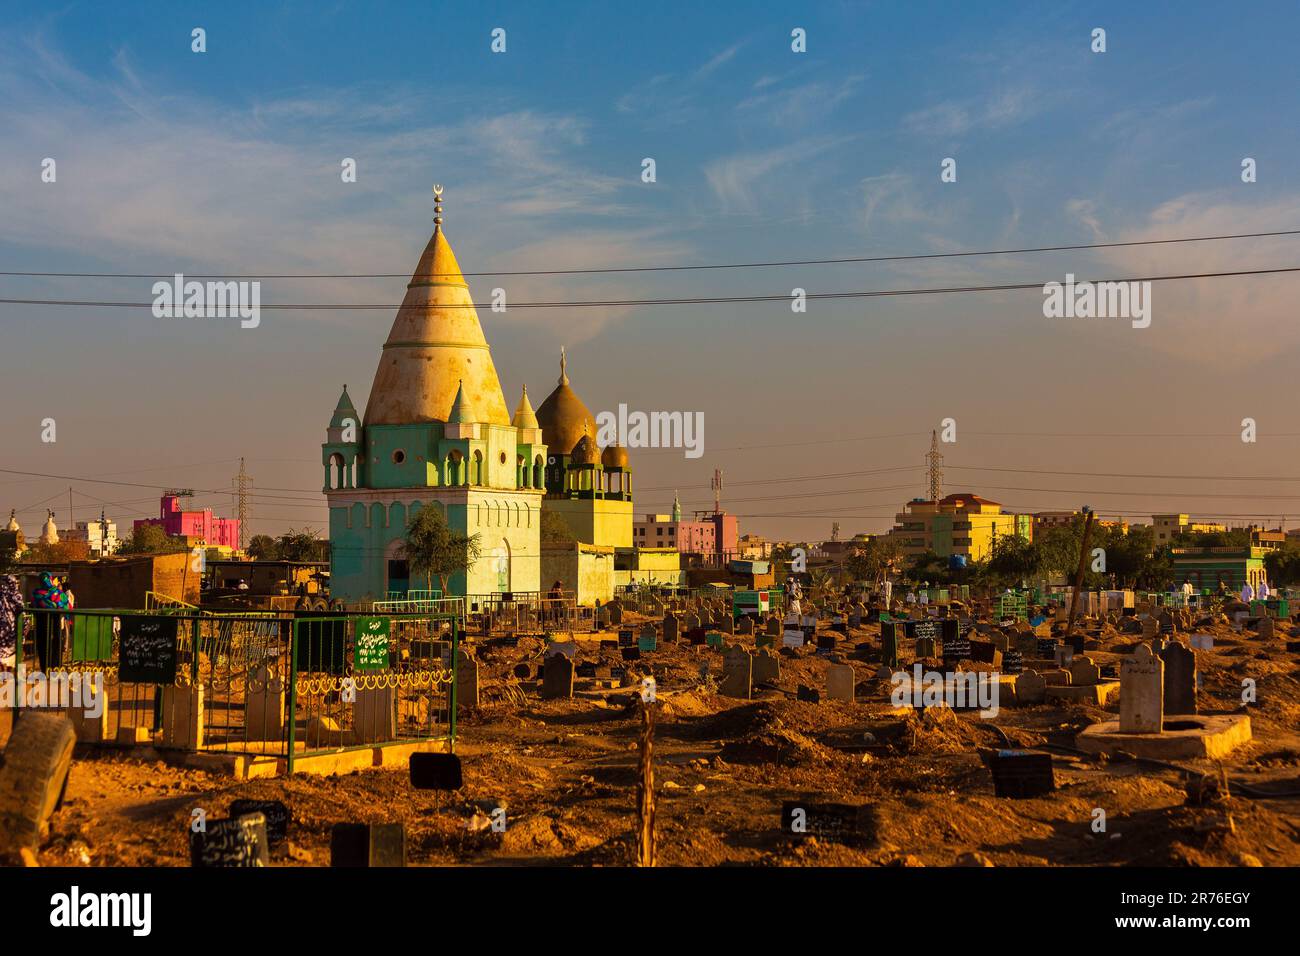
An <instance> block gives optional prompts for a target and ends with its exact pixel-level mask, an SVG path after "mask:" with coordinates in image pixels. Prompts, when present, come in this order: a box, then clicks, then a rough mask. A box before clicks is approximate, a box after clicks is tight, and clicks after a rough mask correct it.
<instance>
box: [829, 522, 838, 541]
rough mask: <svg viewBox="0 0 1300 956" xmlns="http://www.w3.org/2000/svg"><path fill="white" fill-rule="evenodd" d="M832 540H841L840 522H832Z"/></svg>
mask: <svg viewBox="0 0 1300 956" xmlns="http://www.w3.org/2000/svg"><path fill="white" fill-rule="evenodd" d="M831 540H832V541H838V540H840V523H839V522H838V521H833V522H831Z"/></svg>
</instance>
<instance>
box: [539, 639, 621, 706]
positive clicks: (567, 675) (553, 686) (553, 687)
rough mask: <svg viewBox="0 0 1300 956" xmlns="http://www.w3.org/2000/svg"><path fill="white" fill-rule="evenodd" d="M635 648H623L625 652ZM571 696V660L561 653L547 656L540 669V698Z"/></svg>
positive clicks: (557, 698) (549, 698)
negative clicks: (544, 665)
mask: <svg viewBox="0 0 1300 956" xmlns="http://www.w3.org/2000/svg"><path fill="white" fill-rule="evenodd" d="M634 649H635V648H624V649H623V650H624V658H625V659H626V656H627V654H626V652H627V651H628V650H634ZM572 696H573V661H571V660H569V658H567V657H565V656H564V655H562V654H557V655H555V656H554V657H550V658H547V660H546V668H545V669H544V670H543V671H542V700H568V699H569V698H571V697H572Z"/></svg>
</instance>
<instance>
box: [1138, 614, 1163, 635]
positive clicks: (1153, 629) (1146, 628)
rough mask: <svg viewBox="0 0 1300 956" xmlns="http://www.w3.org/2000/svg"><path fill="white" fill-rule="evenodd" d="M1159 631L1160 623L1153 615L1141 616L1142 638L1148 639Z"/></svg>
mask: <svg viewBox="0 0 1300 956" xmlns="http://www.w3.org/2000/svg"><path fill="white" fill-rule="evenodd" d="M1159 633H1160V624H1159V622H1157V621H1156V619H1155V618H1153V617H1144V618H1142V640H1144V641H1149V640H1151V638H1153V637H1155V636H1156V635H1157V634H1159Z"/></svg>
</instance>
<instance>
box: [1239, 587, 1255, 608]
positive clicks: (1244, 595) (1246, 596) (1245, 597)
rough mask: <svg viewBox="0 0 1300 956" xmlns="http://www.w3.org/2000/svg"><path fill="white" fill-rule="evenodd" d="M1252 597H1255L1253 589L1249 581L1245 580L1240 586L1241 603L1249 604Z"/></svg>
mask: <svg viewBox="0 0 1300 956" xmlns="http://www.w3.org/2000/svg"><path fill="white" fill-rule="evenodd" d="M1254 599H1255V589H1254V588H1253V587H1251V586H1250V581H1247V582H1246V583H1245V584H1243V585H1242V586H1241V603H1242V604H1249V603H1250V602H1251V601H1253V600H1254Z"/></svg>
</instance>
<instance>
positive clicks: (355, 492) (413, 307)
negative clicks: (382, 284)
mask: <svg viewBox="0 0 1300 956" xmlns="http://www.w3.org/2000/svg"><path fill="white" fill-rule="evenodd" d="M435 196H436V203H437V205H435V207H434V212H435V216H434V220H433V221H434V229H433V236H432V237H431V238H430V239H429V242H428V245H427V246H425V249H424V252H423V254H422V255H421V256H420V260H419V262H418V263H417V265H416V267H415V271H414V273H413V274H412V275H411V281H410V282H409V283H408V284H407V287H406V295H405V297H404V298H403V300H402V304H401V306H400V307H399V308H398V310H397V315H396V317H395V318H394V320H393V325H392V329H391V331H390V332H389V335H388V340H387V342H385V344H384V347H383V351H382V353H381V355H380V359H379V367H378V369H377V370H376V372H375V378H374V383H373V384H372V385H371V389H370V398H369V400H368V401H367V402H366V411H365V416H364V418H363V419H361V422H360V423H359V424H358V416H357V412H356V409H355V408H354V406H353V404H352V401H351V399H350V398H349V396H348V393H347V388H346V387H344V389H343V393H342V395H340V397H339V400H338V403H337V405H336V407H335V409H334V414H333V416H332V417H331V418H330V423H329V427H328V429H327V431H326V441H325V443H324V444H323V445H322V446H321V463H322V465H323V466H324V469H325V486H324V489H323V490H324V494H325V496H326V498H327V499H328V504H329V513H330V519H329V526H330V572H331V573H330V577H331V584H330V587H331V594H332V596H333V597H336V598H342V599H344V600H347V601H360V600H363V599H366V598H379V599H382V598H384V597H386V596H389V595H398V596H400V595H404V594H405V593H407V591H408V590H410V589H412V588H415V589H419V588H423V587H425V585H426V582H425V581H424V580H415V579H412V575H411V572H410V568H409V565H408V562H407V559H406V553H405V535H406V529H407V526H408V525H409V524H410V522H411V521H413V520H414V518H415V517H416V515H418V514H419V512H420V511H421V510H422V509H424V508H436V509H437V510H438V511H439V512H441V513H442V515H443V516H444V517H445V519H446V521H447V524H448V526H449V527H450V528H451V529H452V530H453V531H455V532H456V533H458V534H463V535H469V536H474V535H477V536H478V541H479V547H480V557H479V558H478V559H477V560H475V561H473V562H472V563H471V564H470V565H469V567H468V569H467V570H466V571H464V572H460V573H457V574H455V575H453V576H452V578H451V580H450V581H449V582H448V585H447V590H448V591H449V592H450V593H451V594H454V595H466V594H470V595H477V594H490V593H497V592H537V591H539V590H541V508H542V496H543V495H544V494H545V493H546V490H547V487H546V481H545V478H546V469H547V468H548V467H550V466H549V465H548V448H547V445H546V442H545V440H544V438H543V435H542V429H541V428H540V427H537V425H535V424H534V421H533V420H532V418H531V417H530V416H528V415H527V414H526V412H525V410H526V409H527V408H528V404H527V399H526V397H525V398H521V400H520V409H519V413H516V415H515V416H514V418H513V419H512V417H511V415H510V412H509V410H508V408H507V406H506V401H505V395H504V393H503V392H502V390H501V382H500V380H499V379H498V377H497V371H496V367H495V366H494V364H493V362H492V354H491V349H490V348H489V346H488V343H487V339H486V337H485V336H484V334H483V328H482V326H481V325H480V324H479V317H478V313H477V311H476V310H475V308H474V305H473V298H472V297H471V295H470V291H469V285H468V283H467V282H466V281H465V277H464V275H463V273H462V272H461V270H460V266H459V265H458V264H457V262H456V256H455V253H454V252H453V251H452V248H451V244H450V243H449V242H448V241H447V235H446V233H445V231H444V230H443V228H442V206H441V201H442V199H441V194H440V192H439V191H437V190H435ZM520 413H523V414H520ZM516 423H517V424H516ZM570 450H571V449H570ZM584 460H585V459H584ZM431 583H432V584H433V586H434V587H437V586H438V582H437V581H436V580H434V581H432V582H431Z"/></svg>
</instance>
